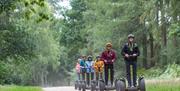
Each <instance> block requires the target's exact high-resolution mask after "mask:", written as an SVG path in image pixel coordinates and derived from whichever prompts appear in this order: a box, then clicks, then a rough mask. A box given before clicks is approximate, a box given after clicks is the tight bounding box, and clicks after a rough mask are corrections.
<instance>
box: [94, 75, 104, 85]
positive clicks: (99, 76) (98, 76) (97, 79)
mask: <svg viewBox="0 0 180 91" xmlns="http://www.w3.org/2000/svg"><path fill="white" fill-rule="evenodd" d="M102 75H103V74H102V73H100V72H96V85H97V86H98V81H99V80H100V79H103V77H102ZM99 78H100V79H99Z"/></svg>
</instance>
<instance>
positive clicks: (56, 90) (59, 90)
mask: <svg viewBox="0 0 180 91" xmlns="http://www.w3.org/2000/svg"><path fill="white" fill-rule="evenodd" d="M147 83H148V84H155V83H156V84H171V83H173V84H180V78H176V79H163V80H158V79H154V80H153V79H151V80H146V84H147ZM43 91H78V90H75V89H74V87H73V86H64V87H63V86H62V87H46V88H43ZM87 91H89V90H87Z"/></svg>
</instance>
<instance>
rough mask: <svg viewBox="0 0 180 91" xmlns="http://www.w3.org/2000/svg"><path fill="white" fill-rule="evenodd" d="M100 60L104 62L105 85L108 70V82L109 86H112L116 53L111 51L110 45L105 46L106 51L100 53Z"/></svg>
mask: <svg viewBox="0 0 180 91" xmlns="http://www.w3.org/2000/svg"><path fill="white" fill-rule="evenodd" d="M101 58H102V59H103V60H104V75H105V76H104V77H105V84H106V85H108V73H109V71H108V70H109V69H110V76H111V77H110V80H111V86H112V85H113V81H114V64H113V63H114V61H115V60H116V53H115V51H114V50H112V44H111V43H107V44H106V50H105V51H104V52H102V54H101Z"/></svg>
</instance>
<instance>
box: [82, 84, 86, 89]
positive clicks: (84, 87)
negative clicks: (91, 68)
mask: <svg viewBox="0 0 180 91" xmlns="http://www.w3.org/2000/svg"><path fill="white" fill-rule="evenodd" d="M82 91H86V82H83V83H82Z"/></svg>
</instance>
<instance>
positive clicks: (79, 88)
mask: <svg viewBox="0 0 180 91" xmlns="http://www.w3.org/2000/svg"><path fill="white" fill-rule="evenodd" d="M81 88H82V82H79V84H78V90H79V91H81Z"/></svg>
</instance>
